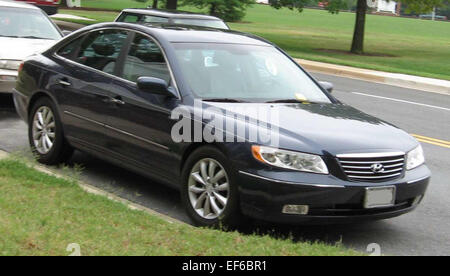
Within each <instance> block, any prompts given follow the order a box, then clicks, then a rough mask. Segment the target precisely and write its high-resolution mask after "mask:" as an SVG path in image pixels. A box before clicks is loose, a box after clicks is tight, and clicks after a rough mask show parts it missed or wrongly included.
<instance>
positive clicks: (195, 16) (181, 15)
mask: <svg viewBox="0 0 450 276" xmlns="http://www.w3.org/2000/svg"><path fill="white" fill-rule="evenodd" d="M122 12H128V13H138V14H145V15H154V16H161V17H170V18H185V19H203V20H220V21H222V19H220V18H218V17H215V16H210V15H204V14H198V13H191V12H185V11H168V10H157V9H124V10H123V11H122Z"/></svg>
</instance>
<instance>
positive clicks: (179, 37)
mask: <svg viewBox="0 0 450 276" xmlns="http://www.w3.org/2000/svg"><path fill="white" fill-rule="evenodd" d="M118 27H120V28H126V29H130V30H131V29H134V30H136V31H141V32H146V33H148V34H150V35H152V36H154V37H155V38H156V39H157V40H160V41H161V40H162V41H167V42H173V43H221V44H247V45H260V46H274V44H273V43H271V42H270V41H267V40H265V39H264V38H261V37H259V36H256V35H253V34H249V33H242V32H238V31H233V30H225V29H216V28H208V27H199V26H189V25H173V24H172V25H170V24H133V23H122V22H114V23H100V24H95V25H91V26H90V27H87V29H86V30H92V29H102V28H118Z"/></svg>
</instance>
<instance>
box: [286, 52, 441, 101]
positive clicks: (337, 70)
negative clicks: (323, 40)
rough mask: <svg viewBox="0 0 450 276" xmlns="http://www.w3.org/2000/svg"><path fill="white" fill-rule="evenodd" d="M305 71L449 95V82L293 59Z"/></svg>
mask: <svg viewBox="0 0 450 276" xmlns="http://www.w3.org/2000/svg"><path fill="white" fill-rule="evenodd" d="M295 60H296V61H297V62H298V63H299V64H301V65H302V66H303V67H304V68H305V69H306V70H308V71H312V72H317V73H324V74H330V75H335V76H340V77H346V78H353V79H359V80H365V81H371V82H378V83H384V84H388V85H393V86H399V87H404V88H410V89H417V90H423V91H427V92H434V93H440V94H446V95H450V81H447V80H439V79H432V78H424V77H419V76H412V75H405V74H397V73H388V72H381V71H374V70H368V69H360V68H356V67H349V66H342V65H335V64H329V63H323V62H317V61H310V60H304V59H295Z"/></svg>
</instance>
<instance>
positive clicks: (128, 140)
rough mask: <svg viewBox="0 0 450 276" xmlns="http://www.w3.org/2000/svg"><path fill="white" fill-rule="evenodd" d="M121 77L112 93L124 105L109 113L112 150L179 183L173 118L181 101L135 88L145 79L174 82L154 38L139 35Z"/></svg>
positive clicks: (116, 104)
mask: <svg viewBox="0 0 450 276" xmlns="http://www.w3.org/2000/svg"><path fill="white" fill-rule="evenodd" d="M121 73H122V77H123V78H124V80H115V83H116V84H117V87H116V89H114V90H111V93H112V94H113V95H112V97H114V98H116V99H118V100H120V101H121V102H119V103H115V105H114V106H113V107H112V108H111V111H110V112H109V114H110V116H109V117H108V121H107V128H108V132H107V133H108V136H109V137H110V139H111V140H110V142H111V143H110V145H109V147H110V148H111V149H114V151H115V152H117V153H119V154H121V155H123V156H124V157H126V158H129V159H131V160H135V161H136V162H139V163H140V164H142V166H145V167H146V168H148V169H149V170H151V171H152V172H153V174H155V175H156V176H159V177H164V178H171V179H174V180H175V179H177V177H178V174H179V171H178V165H177V164H178V162H179V157H178V156H176V155H175V154H174V153H173V152H172V151H171V149H172V148H173V141H172V138H171V129H172V126H173V124H174V123H175V121H172V120H171V119H170V115H171V110H172V109H173V108H175V107H176V106H177V105H178V103H179V100H178V99H173V98H166V97H164V96H160V95H155V94H152V93H148V92H142V91H140V90H139V89H138V88H137V86H136V84H135V81H136V80H137V78H139V77H141V76H147V77H156V78H161V79H165V80H166V81H168V82H170V73H169V69H168V67H167V65H166V62H165V59H164V56H163V55H162V52H161V50H160V49H159V47H158V46H157V45H156V44H155V43H154V42H153V41H152V40H151V39H150V38H147V37H145V36H142V35H140V34H137V35H136V36H135V37H134V39H132V40H131V45H130V47H129V52H128V55H126V56H125V57H124V65H123V67H122V68H121ZM125 79H126V80H125Z"/></svg>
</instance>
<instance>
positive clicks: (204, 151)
mask: <svg viewBox="0 0 450 276" xmlns="http://www.w3.org/2000/svg"><path fill="white" fill-rule="evenodd" d="M181 195H182V201H183V204H184V206H185V208H186V211H187V213H188V215H189V217H190V218H191V219H192V220H193V221H194V222H195V224H196V225H198V226H220V225H224V226H237V224H238V222H239V219H240V210H239V198H238V189H237V183H236V182H235V180H234V176H233V174H232V170H231V168H230V166H229V164H228V161H227V158H226V157H225V155H224V154H223V153H222V152H220V151H219V150H218V149H216V148H214V147H211V146H205V147H202V148H199V149H198V150H196V151H194V152H193V153H192V154H191V156H190V157H189V158H188V160H187V161H186V164H185V166H184V169H183V187H182V192H181Z"/></svg>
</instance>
